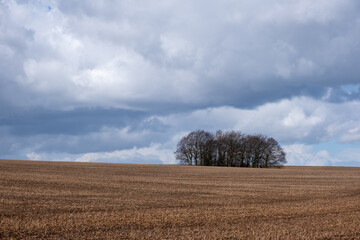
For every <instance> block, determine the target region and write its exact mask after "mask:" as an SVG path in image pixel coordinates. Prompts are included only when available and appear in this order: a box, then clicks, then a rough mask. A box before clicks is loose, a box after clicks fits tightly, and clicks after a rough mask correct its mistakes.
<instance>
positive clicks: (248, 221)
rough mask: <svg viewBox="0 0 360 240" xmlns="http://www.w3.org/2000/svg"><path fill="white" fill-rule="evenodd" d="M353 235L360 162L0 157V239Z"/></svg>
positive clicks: (358, 215) (358, 222) (359, 220)
mask: <svg viewBox="0 0 360 240" xmlns="http://www.w3.org/2000/svg"><path fill="white" fill-rule="evenodd" d="M11 238H12V239H360V168H342V167H285V168H282V169H251V168H226V167H196V166H176V165H130V164H101V163H65V162H61V163H60V162H35V161H14V160H0V239H11Z"/></svg>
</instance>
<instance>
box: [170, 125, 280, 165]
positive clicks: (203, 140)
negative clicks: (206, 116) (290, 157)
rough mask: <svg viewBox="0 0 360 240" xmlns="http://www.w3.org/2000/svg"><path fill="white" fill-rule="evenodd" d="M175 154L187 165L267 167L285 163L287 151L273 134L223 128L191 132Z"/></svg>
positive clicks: (181, 142) (178, 145)
mask: <svg viewBox="0 0 360 240" xmlns="http://www.w3.org/2000/svg"><path fill="white" fill-rule="evenodd" d="M175 156H176V159H177V160H178V162H179V163H180V164H184V165H201V166H228V167H254V168H259V167H260V168H268V167H280V166H283V164H285V163H286V154H285V152H284V150H283V149H282V147H281V146H280V145H279V143H278V142H277V141H276V140H275V139H274V138H269V137H266V136H263V135H261V134H258V135H245V134H243V133H241V132H236V131H228V132H223V131H221V130H219V131H217V132H216V133H215V134H213V133H210V132H207V131H204V130H197V131H193V132H191V133H189V134H188V135H186V136H184V137H183V138H182V139H181V140H180V141H179V143H178V144H177V150H176V152H175Z"/></svg>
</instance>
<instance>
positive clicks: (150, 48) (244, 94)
mask: <svg viewBox="0 0 360 240" xmlns="http://www.w3.org/2000/svg"><path fill="white" fill-rule="evenodd" d="M359 39H360V3H359V2H358V1H356V0H326V1H325V0H320V1H310V0H302V1H293V0H291V1H282V0H271V1H266V2H264V1H259V0H255V1H245V0H243V1H230V0H227V1H222V2H219V1H204V0H202V1H128V0H122V1H120V0H119V1H115V0H114V1H106V2H98V1H80V2H69V1H55V0H52V1H45V0H39V1H15V0H7V1H5V0H0V108H1V110H2V111H1V113H0V133H1V136H0V143H1V146H0V154H2V155H3V156H7V157H17V156H19V157H21V156H26V155H27V154H30V155H29V156H37V157H36V158H38V156H40V155H41V154H42V156H47V157H51V156H53V155H52V154H59V156H60V155H61V156H62V158H66V157H63V156H64V154H65V155H66V154H67V153H68V154H74V155H73V157H72V158H76V159H77V158H79V159H81V160H83V159H92V160H93V159H95V158H96V157H97V156H99V155H98V154H95V153H99V152H102V153H108V154H107V155H106V154H105V155H106V156H108V158H109V159H110V158H111V159H113V158H116V156H117V157H119V158H121V159H122V158H125V157H121V156H122V155H121V154H125V153H126V154H125V155H124V156H129V154H135V155H136V156H137V157H134V159H135V158H136V159H141V161H146V159H147V157H146V156H148V158H149V159H154V156H159V158H161V159H165V156H169V153H171V151H170V150H169V149H173V148H174V146H175V145H176V140H178V139H179V138H180V137H181V135H183V134H186V132H188V131H191V130H194V128H201V129H202V128H205V129H209V130H213V129H215V128H217V129H219V128H224V129H237V130H243V131H247V132H261V133H264V134H269V135H272V136H275V137H277V138H278V139H280V140H281V141H282V142H283V143H284V144H290V145H291V144H293V143H298V142H301V143H303V144H316V143H320V142H324V141H336V142H338V143H339V144H341V143H349V142H351V143H355V144H356V143H358V142H359V139H360V138H359V129H358V128H357V127H356V125H357V124H358V117H359V116H358V115H357V114H356V113H355V112H356V109H358V107H359V105H358V104H359V97H360V91H359V84H360V79H359V76H360V68H359V67H357V65H358V63H359V62H360V41H359ZM348 86H351V91H349V90H348ZM49 112H50V113H51V114H49ZM74 116H78V117H74ZM79 116H84V117H83V118H82V117H79ZM337 116H341V117H337ZM24 119H29V120H28V121H26V120H24ZM269 126H272V127H271V129H269ZM61 142H67V144H61ZM35 143H36V144H35ZM154 146H155V147H154ZM151 149H153V150H154V152H155V155H154V154H151V153H150V152H151ZM296 149H298V150H299V149H300V150H301V149H302V150H303V151H305V150H304V149H306V151H308V150H309V148H306V147H297V148H296ZM300 150H299V151H300ZM161 151H165V152H166V154H161ZM289 151H290V150H289ZM38 153H41V154H40V155H39V154H38ZM50 153H51V154H50ZM87 153H94V154H90V155H84V156H80V155H76V154H87ZM316 154H317V153H316ZM326 154H327V153H326ZM326 154H325V153H323V152H321V153H320V155H321V156H326ZM320 155H319V156H320ZM54 158H56V157H54ZM144 159H145V160H144ZM165 162H166V161H165ZM170 162H172V160H170ZM333 162H335V160H334V161H333Z"/></svg>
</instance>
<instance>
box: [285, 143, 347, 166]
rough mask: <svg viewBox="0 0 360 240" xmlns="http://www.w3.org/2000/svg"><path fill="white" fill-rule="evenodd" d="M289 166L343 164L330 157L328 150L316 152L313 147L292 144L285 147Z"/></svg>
mask: <svg viewBox="0 0 360 240" xmlns="http://www.w3.org/2000/svg"><path fill="white" fill-rule="evenodd" d="M284 150H285V152H286V159H287V165H297V166H333V165H335V164H336V163H339V162H341V161H340V160H339V159H337V158H334V157H332V156H330V154H329V153H328V152H327V151H326V150H320V151H314V149H313V147H312V146H309V145H304V144H292V145H286V146H284Z"/></svg>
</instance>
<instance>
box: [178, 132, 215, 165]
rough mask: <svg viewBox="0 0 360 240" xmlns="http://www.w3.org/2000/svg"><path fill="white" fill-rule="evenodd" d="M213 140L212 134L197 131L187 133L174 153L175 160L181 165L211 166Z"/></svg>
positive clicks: (213, 150)
mask: <svg viewBox="0 0 360 240" xmlns="http://www.w3.org/2000/svg"><path fill="white" fill-rule="evenodd" d="M214 153H215V139H214V136H213V134H211V133H209V132H206V131H203V130H198V131H194V132H191V133H189V134H188V135H187V136H185V137H183V138H182V139H181V140H180V142H179V143H178V146H177V150H176V152H175V156H176V159H177V160H179V161H180V163H181V164H188V165H206V166H210V165H213V159H214V156H215V155H214Z"/></svg>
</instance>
